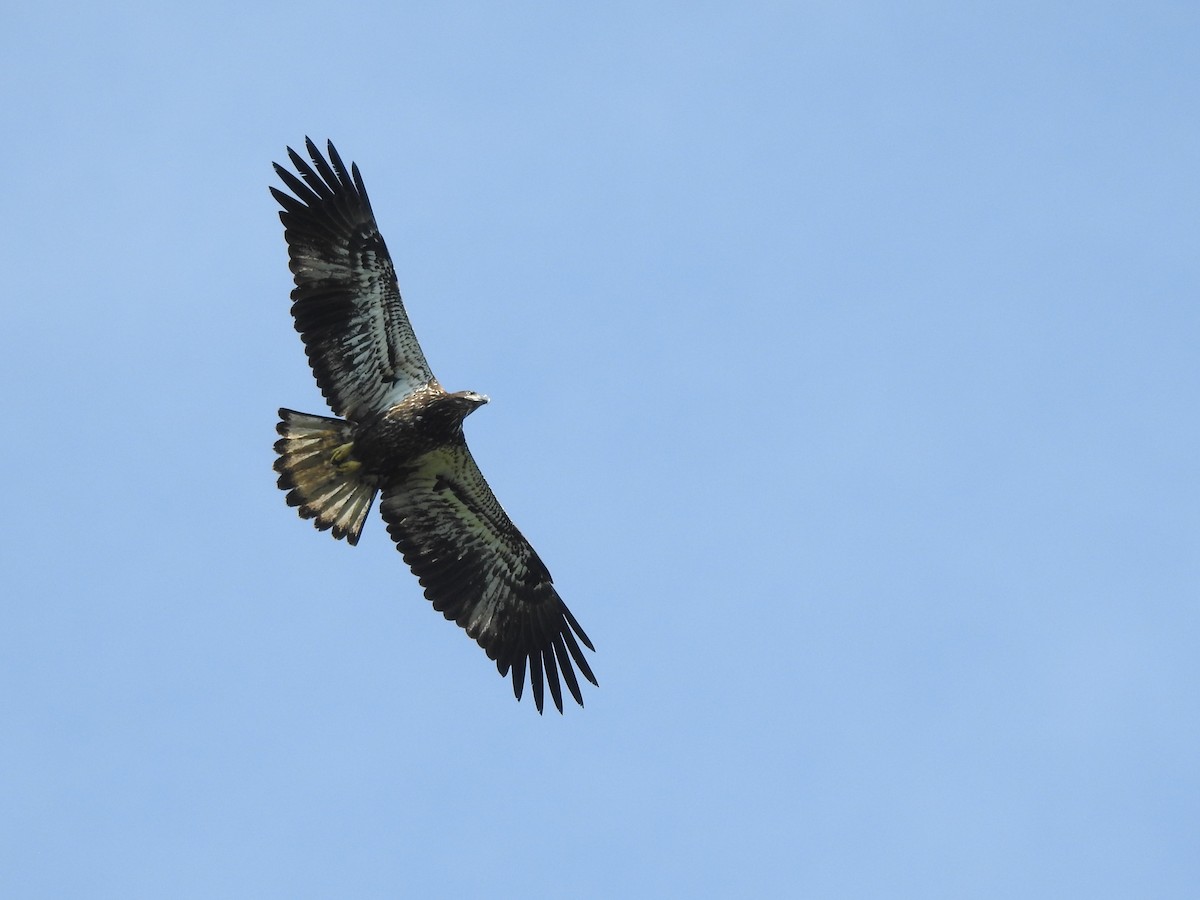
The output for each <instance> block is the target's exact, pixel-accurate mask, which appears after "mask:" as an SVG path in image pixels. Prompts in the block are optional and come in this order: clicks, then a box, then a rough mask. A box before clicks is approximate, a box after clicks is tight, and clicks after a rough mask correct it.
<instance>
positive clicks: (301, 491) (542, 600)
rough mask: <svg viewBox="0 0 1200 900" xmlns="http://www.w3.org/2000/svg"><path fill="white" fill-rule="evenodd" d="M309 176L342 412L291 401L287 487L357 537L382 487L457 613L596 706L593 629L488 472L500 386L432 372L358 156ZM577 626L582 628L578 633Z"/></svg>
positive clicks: (286, 175)
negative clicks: (473, 426) (585, 625)
mask: <svg viewBox="0 0 1200 900" xmlns="http://www.w3.org/2000/svg"><path fill="white" fill-rule="evenodd" d="M306 146H307V148H308V151H309V156H310V157H311V159H312V166H310V165H309V164H308V163H306V162H305V161H304V160H303V159H302V158H301V157H300V155H299V154H297V153H296V152H294V151H292V150H291V149H289V150H288V154H289V156H290V158H291V160H292V163H293V164H294V165H295V167H296V170H297V172H299V177H297V176H296V175H293V174H292V173H291V172H289V171H288V170H286V169H284V168H282V167H281V166H278V165H277V166H276V167H275V169H276V171H277V172H278V173H279V175H280V177H281V178H282V179H283V181H284V183H285V184H286V185H287V187H288V188H289V189H290V190H291V192H292V194H293V195H294V196H292V195H289V194H286V193H284V192H282V191H280V190H277V189H275V188H272V189H271V192H272V194H273V195H274V196H275V198H276V200H278V201H279V204H280V205H281V206H282V207H283V211H282V212H281V213H280V218H281V219H282V221H283V224H284V226H285V232H284V233H285V237H286V239H287V242H288V250H289V255H290V257H291V268H292V272H293V273H294V275H295V282H296V288H295V290H293V291H292V299H293V301H294V302H293V304H292V314H293V316H294V318H295V323H296V329H297V330H298V331H299V332H300V334H301V337H302V338H303V340H304V343H305V347H306V350H307V353H308V358H309V363H310V365H311V366H312V369H313V374H314V375H315V376H316V379H317V384H318V385H319V386H320V388H321V391H322V393H323V394H324V395H325V397H326V399H327V400H328V401H329V403H330V406H331V407H332V408H333V411H334V413H336V414H339V415H340V416H342V417H343V418H330V417H327V416H315V415H310V414H307V413H298V412H294V411H292V410H287V409H281V410H280V411H279V414H280V422H279V425H278V426H277V429H276V430H277V431H278V432H279V434H280V435H281V437H280V439H279V440H278V441H277V442H276V444H275V450H276V452H277V453H278V454H279V458H278V459H277V460H276V463H275V469H276V471H278V472H279V486H280V488H282V489H284V490H286V491H287V492H288V496H287V500H288V503H289V504H290V505H292V506H295V507H297V508H298V509H299V512H300V515H301V516H303V517H304V518H311V519H313V520H314V524H315V525H316V526H317V528H319V529H322V530H324V529H331V530H332V533H333V536H334V537H335V538H345V539H346V540H347V542H348V543H351V544H355V543H357V542H358V538H359V535H360V534H361V532H362V527H363V524H364V522H365V521H366V517H367V513H368V512H369V511H370V508H371V505H372V503H373V502H374V499H375V497H376V495H377V494H380V493H381V494H382V497H383V499H382V501H381V503H380V511H381V513H382V514H383V518H384V520H385V521H386V522H387V525H388V533H389V534H390V535H391V537H392V539H393V540H394V541H395V542H396V545H397V547H398V549H399V550H400V551H401V553H403V555H404V559H405V561H406V562H407V563H408V564H409V566H410V568H411V569H412V570H413V572H414V574H416V575H417V577H418V578H419V579H420V581H421V584H422V586H423V587H424V588H425V595H426V597H427V598H428V599H429V600H431V601H432V602H433V605H434V608H435V609H437V610H439V611H440V612H442V613H443V614H444V615H445V616H446V618H448V619H452V620H454V621H456V622H457V623H458V624H459V625H460V626H462V627H463V628H464V629H466V631H467V634H468V635H470V636H471V637H472V638H474V639H475V640H476V641H477V642H478V643H479V645H480V646H481V647H483V649H484V650H485V651H486V652H487V654H488V656H489V657H491V658H492V659H493V660H495V661H496V666H497V668H498V669H499V671H500V673H501V674H502V675H504V674H508V673H509V671H510V670H511V672H512V681H513V690H514V693H515V694H516V696H517V698H518V699H520V697H521V694H522V690H523V686H524V682H525V672H526V668H527V667H528V671H529V679H530V684H531V686H532V689H533V694H534V702H535V703H536V705H537V708H538V711H539V712H541V710H542V703H543V687H544V686H548V687H549V689H550V694H551V697H552V699H553V700H554V703H555V706H556V707H557V708H558V710H559V711H560V712H561V711H562V691H561V686H560V683H559V675H560V674H561V676H562V679H563V681H565V682H566V684H567V688H568V690H569V691H570V692H571V696H573V697H574V698H575V700H576V701H577V702H578V703H579V704H580V705H582V704H583V697H582V695H581V693H580V690H579V683H578V679H577V678H576V676H575V669H574V667H575V666H578V668H579V671H580V673H582V674H583V676H584V677H585V678H587V679H588V680H589V681H591V682H592V683H593V684H595V683H596V679H595V677H594V676H593V675H592V672H591V669H590V667H589V666H588V664H587V661H586V659H585V658H584V656H583V651H582V650H581V649H580V646H579V643H578V641H582V642H583V644H584V645H585V646H587V647H588V648H589V649H591V648H592V644H591V642H590V641H589V640H588V637H587V635H586V634H585V633H584V631H583V629H582V628H580V626H579V623H578V622H576V621H575V618H574V616H572V615H571V613H570V611H569V610H568V609H567V607H566V605H565V604H563V602H562V599H561V598H560V597H559V596H558V592H557V591H556V590H555V588H554V586H553V582H552V580H551V578H550V573H549V571H548V570H547V569H546V566H545V564H544V563H543V562H542V561H541V559H540V558H539V557H538V555H537V553H536V552H535V551H534V549H533V547H532V546H530V544H529V543H528V541H526V540H525V538H524V537H523V536H522V535H521V533H520V532H519V531H518V530H517V528H516V526H514V525H513V523H512V521H511V520H510V519H509V518H508V516H507V515H506V514H505V512H504V510H503V509H502V508H501V506H500V504H499V502H498V501H497V500H496V497H495V495H494V494H493V493H492V491H491V489H490V488H489V487H488V484H487V482H486V481H485V480H484V478H483V475H482V473H480V471H479V468H478V466H477V465H476V464H475V460H474V459H473V458H472V456H471V453H470V451H469V450H468V449H467V444H466V439H465V438H464V436H463V430H462V425H463V420H464V419H465V418H466V417H467V416H468V415H470V414H471V413H472V412H473V411H474V410H476V409H477V408H478V407H479V406H481V405H483V404H484V403H486V402H487V397H485V396H483V395H482V394H477V393H475V392H473V391H458V392H454V393H449V392H447V391H446V390H445V389H443V388H442V386H441V384H440V383H439V382H438V381H437V379H436V378H434V377H433V373H432V372H431V371H430V369H429V364H428V363H427V362H426V361H425V356H424V354H423V353H422V351H421V348H420V345H419V344H418V343H417V340H416V336H415V334H414V333H413V331H412V327H411V325H410V324H409V321H408V316H407V313H406V312H405V310H404V305H403V303H402V302H401V299H400V290H399V287H398V286H397V283H396V276H395V270H394V268H393V266H392V261H391V257H390V255H389V254H388V251H387V247H386V245H385V244H384V242H383V238H382V236H381V235H380V234H379V230H378V227H377V226H376V224H375V218H374V214H373V213H372V211H371V206H370V201H369V200H368V199H367V194H366V190H365V188H364V187H363V183H362V178H361V176H360V175H359V173H358V168H357V167H356V166H355V167H352V168H351V170H350V172H349V173H348V172H347V170H346V167H345V166H344V165H343V164H342V161H341V159H340V157H339V156H338V154H337V151H336V150H335V149H334V148H333V145H332V144H329V147H328V149H329V160H328V161H326V160H325V158H324V157H322V156H321V154H320V152H319V151H318V150H317V148H316V146H315V145H314V144H313V143H312V142H311V141H307V142H306ZM576 638H578V641H577V640H576Z"/></svg>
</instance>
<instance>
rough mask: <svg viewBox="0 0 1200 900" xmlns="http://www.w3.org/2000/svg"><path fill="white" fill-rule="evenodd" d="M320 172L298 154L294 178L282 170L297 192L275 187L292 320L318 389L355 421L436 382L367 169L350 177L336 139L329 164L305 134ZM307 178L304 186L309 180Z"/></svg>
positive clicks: (292, 152) (335, 408)
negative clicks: (365, 177) (379, 222)
mask: <svg viewBox="0 0 1200 900" xmlns="http://www.w3.org/2000/svg"><path fill="white" fill-rule="evenodd" d="M304 143H305V146H306V147H307V148H308V155H309V156H310V157H312V165H311V166H310V165H309V164H308V163H307V162H305V161H304V159H303V158H302V157H301V156H300V154H299V153H297V152H296V151H295V150H293V149H292V148H291V147H289V148H288V156H289V157H291V160H292V165H294V166H295V167H296V171H297V172H299V173H300V177H297V176H295V175H293V174H292V173H291V172H289V171H288V170H287V169H285V168H283V167H282V166H280V165H279V164H278V163H276V164H275V171H276V172H277V173H279V177H280V178H282V179H283V183H284V184H285V185H287V187H288V190H290V191H291V192H292V194H294V195H295V196H292V195H289V194H286V193H284V192H283V191H281V190H279V189H277V188H271V194H272V195H273V196H274V197H275V199H276V200H278V201H279V205H280V206H282V207H283V210H282V211H281V212H280V213H279V218H280V219H281V220H282V221H283V226H284V237H285V238H286V239H287V243H288V255H289V257H290V258H291V270H292V272H293V274H294V275H295V280H296V289H295V290H294V291H292V300H293V303H292V315H293V316H294V317H295V320H296V330H297V331H299V332H300V336H301V337H302V338H303V339H304V346H305V350H306V352H307V354H308V361H309V365H311V366H312V370H313V374H314V375H315V376H316V378H317V386H318V387H320V389H321V393H322V394H324V395H325V399H326V400H328V401H329V405H330V407H332V409H333V411H334V413H335V414H337V415H339V416H344V417H345V418H347V419H350V420H351V421H354V420H357V419H361V418H363V417H364V416H366V415H368V414H369V413H371V412H377V411H379V410H382V409H385V408H386V407H388V406H391V405H392V404H393V403H396V402H398V401H399V400H400V399H401V398H403V397H404V396H406V395H407V394H409V393H411V392H412V391H413V390H415V389H417V388H419V387H421V386H422V385H424V384H426V383H428V382H429V381H430V380H431V379H432V378H433V373H432V372H430V370H429V363H427V362H426V361H425V354H424V353H422V352H421V346H420V344H418V343H417V338H416V335H414V334H413V330H412V326H411V325H410V324H409V322H408V315H407V314H406V313H405V312H404V304H403V303H402V302H401V300H400V288H399V286H398V285H397V283H396V270H395V268H394V267H393V266H392V258H391V256H389V255H388V250H387V246H386V245H385V244H384V242H383V236H382V235H381V234H380V233H379V228H378V226H376V224H375V216H374V214H373V213H372V212H371V201H370V200H368V199H367V191H366V188H364V187H363V181H362V176H361V175H360V174H359V172H358V166H352V167H351V169H350V174H347V172H346V166H345V165H344V164H343V163H342V159H341V157H340V156H338V152H337V150H335V149H334V147H333V143H332V142H330V143H329V145H328V146H329V161H328V162H326V160H325V158H324V157H323V156H321V152H320V151H319V150H318V149H317V147H316V145H315V144H313V142H312V141H311V140H309V139H308V138H305V141H304ZM301 179H303V180H301Z"/></svg>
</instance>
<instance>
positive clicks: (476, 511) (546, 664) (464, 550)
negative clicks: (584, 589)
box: [380, 439, 597, 712]
mask: <svg viewBox="0 0 1200 900" xmlns="http://www.w3.org/2000/svg"><path fill="white" fill-rule="evenodd" d="M380 512H382V513H383V518H384V520H385V521H386V522H387V526H388V533H389V534H390V535H391V536H392V539H393V540H394V541H395V542H396V545H397V547H399V548H400V552H401V553H403V554H404V561H405V562H407V563H408V565H409V566H410V567H411V568H412V570H413V573H414V574H415V575H416V576H417V577H418V578H419V579H420V581H421V585H422V586H423V587H424V588H425V596H426V597H428V598H429V599H430V600H431V601H432V602H433V607H434V609H436V610H438V611H440V612H441V613H442V614H443V615H445V617H446V618H447V619H452V620H454V621H455V622H457V623H458V624H459V625H460V626H462V627H463V628H465V629H466V631H467V634H468V635H469V636H471V637H472V638H474V639H475V640H476V641H477V642H478V644H479V646H481V647H482V648H483V649H484V650H485V651H486V652H487V655H488V656H489V657H491V658H492V659H494V660H495V661H496V668H497V669H499V671H500V674H501V675H507V674H508V673H509V670H510V669H511V671H512V682H513V693H515V694H516V696H517V699H518V700H520V699H521V693H522V691H523V690H524V686H525V670H526V666H528V668H529V683H530V685H531V686H532V688H533V700H534V703H535V704H536V705H537V709H538V712H541V711H542V702H543V690H544V688H543V678H544V680H545V683H546V684H548V685H549V687H550V696H551V697H552V698H553V699H554V705H555V706H556V707H557V708H558V711H559V712H562V708H563V706H562V688H561V687H560V685H559V674H560V673H561V675H562V678H563V680H564V681H565V682H566V683H567V689H568V690H569V691H570V692H571V696H572V697H574V698H575V701H576V702H577V703H578V704H579V705H580V706H582V705H583V696H582V694H580V692H579V681H578V679H577V678H576V677H575V669H574V667H573V665H572V663H574V665H575V666H578V667H579V671H580V673H581V674H582V675H583V677H584V678H586V679H587V680H588V681H590V682H591V683H592V684H596V683H597V682H596V677H595V676H594V675H593V674H592V670H591V668H590V667H589V666H588V664H587V660H586V659H585V658H584V656H583V651H582V650H581V649H580V647H579V643H578V642H577V641H576V637H578V639H579V641H582V642H583V644H584V645H585V646H586V647H587V648H588V649H589V650H594V649H595V648H594V647H593V646H592V642H591V641H589V640H588V637H587V635H586V634H584V631H583V629H582V628H580V627H579V623H578V622H576V621H575V617H574V616H572V615H571V612H570V610H568V609H567V607H566V605H565V604H564V603H563V602H562V599H561V598H560V597H559V596H558V591H556V590H555V589H554V585H553V584H552V582H551V579H550V573H549V571H547V569H546V566H545V564H543V563H542V561H541V559H540V558H538V555H537V553H536V552H534V549H533V547H531V546H530V545H529V542H528V541H527V540H525V538H524V537H523V536H522V535H521V532H519V531H518V530H517V528H516V526H515V525H513V523H512V521H511V520H510V519H509V518H508V516H507V515H505V512H504V510H503V509H502V508H501V507H500V503H499V502H498V501H497V500H496V496H495V494H493V493H492V489H491V488H489V487H488V484H487V482H486V481H484V479H483V474H482V473H481V472H480V471H479V467H478V466H477V465H476V464H475V460H474V458H472V456H471V451H470V450H468V449H467V445H466V443H465V442H464V441H462V440H461V439H460V440H458V441H456V442H454V443H452V444H448V445H446V446H443V447H440V448H438V449H436V450H433V451H431V452H429V453H427V454H425V455H424V456H422V457H421V458H420V459H419V460H418V461H417V463H416V466H415V468H413V469H410V470H408V472H407V474H406V475H404V476H403V477H402V478H400V479H398V480H397V481H395V482H393V483H392V484H390V485H387V486H385V487H384V489H383V501H382V503H381V504H380Z"/></svg>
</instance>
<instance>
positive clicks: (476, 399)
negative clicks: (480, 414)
mask: <svg viewBox="0 0 1200 900" xmlns="http://www.w3.org/2000/svg"><path fill="white" fill-rule="evenodd" d="M450 396H451V397H452V398H453V399H454V401H455V404H456V405H457V406H458V407H459V409H461V410H462V417H463V418H464V419H465V418H466V417H467V416H469V415H470V414H471V413H473V412H475V410H477V409H479V407H481V406H483V404H485V403H487V402H488V398H487V395H486V394H477V393H475V391H458V392H457V393H454V394H451V395H450Z"/></svg>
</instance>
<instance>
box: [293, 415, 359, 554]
mask: <svg viewBox="0 0 1200 900" xmlns="http://www.w3.org/2000/svg"><path fill="white" fill-rule="evenodd" d="M275 430H276V431H277V432H279V434H280V438H279V440H277V441H276V442H275V452H276V453H278V454H279V459H277V460H275V471H276V472H278V473H279V482H278V484H279V487H280V488H281V489H282V490H285V491H287V492H288V495H287V503H288V506H295V507H298V511H299V513H300V516H301V517H302V518H305V519H313V520H314V522H313V524H314V525H315V526H316V527H317V528H318V529H320V530H321V531H325V530H326V529H328V528H332V529H333V536H334V537H335V538H338V539H339V540H340V539H341V538H345V539H346V542H347V543H350V544H357V543H358V537H359V535H360V534H362V528H363V523H364V522H366V520H367V513H369V512H370V511H371V504H372V503H374V502H375V494H376V492H377V489H378V485H377V484H375V482H374V481H373V480H372V479H370V478H363V477H362V470H361V469H359V470H357V471H347V470H346V469H345V468H339V467H338V466H337V465H336V464H335V463H334V462H333V460H332V458H331V457H332V454H333V451H334V450H336V449H337V448H338V447H340V446H342V445H343V444H345V443H347V442H348V441H350V440H352V439H353V436H354V433H353V426H351V425H350V423H349V422H344V421H342V420H341V419H331V418H329V417H327V416H313V415H309V414H308V413H300V412H295V411H294V410H290V409H281V410H279V424H278V425H276V426H275Z"/></svg>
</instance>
